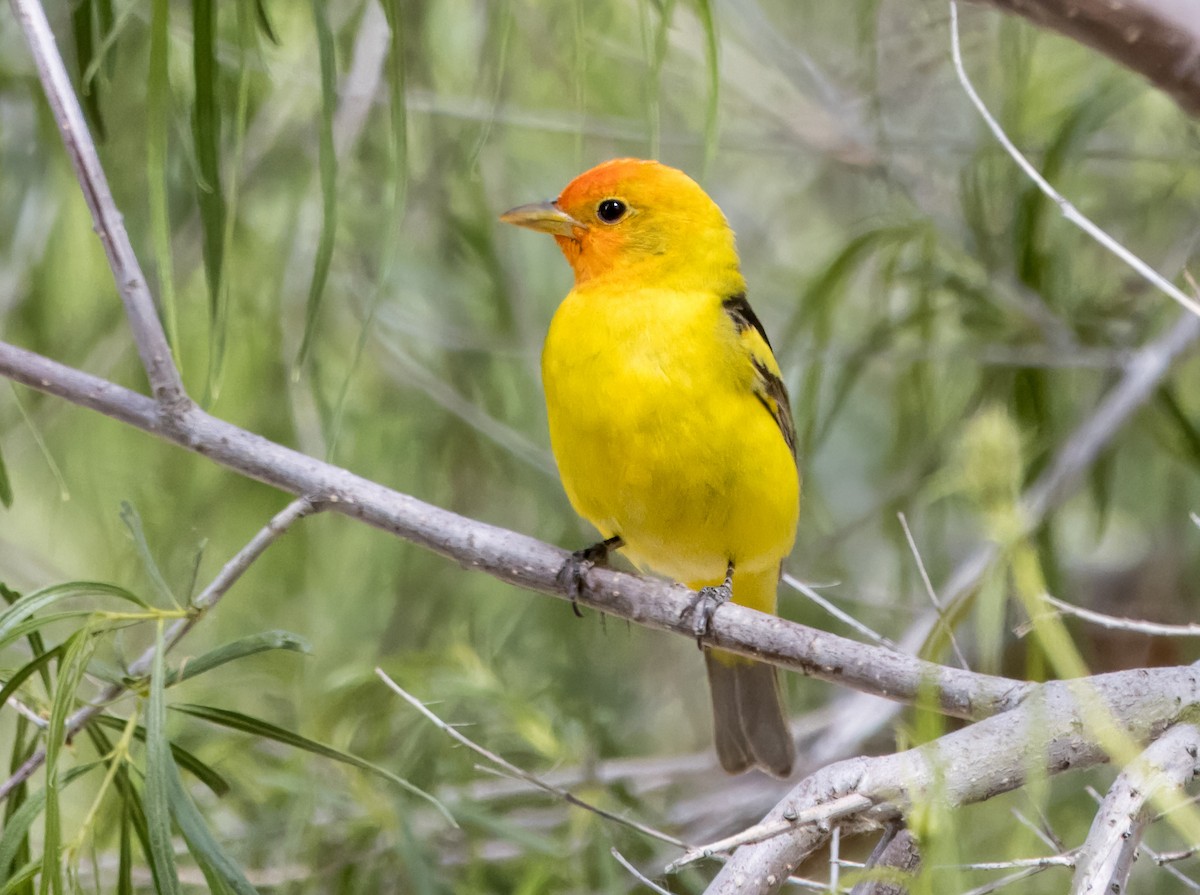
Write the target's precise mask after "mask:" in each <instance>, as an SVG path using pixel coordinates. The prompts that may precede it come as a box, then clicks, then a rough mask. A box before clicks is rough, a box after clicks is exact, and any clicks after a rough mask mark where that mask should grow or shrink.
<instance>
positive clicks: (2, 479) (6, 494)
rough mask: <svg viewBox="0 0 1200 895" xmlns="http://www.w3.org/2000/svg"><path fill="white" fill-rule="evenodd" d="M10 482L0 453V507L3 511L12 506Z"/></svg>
mask: <svg viewBox="0 0 1200 895" xmlns="http://www.w3.org/2000/svg"><path fill="white" fill-rule="evenodd" d="M12 502H13V491H12V482H11V481H10V480H9V478H8V469H7V468H6V467H5V466H4V454H3V453H0V505H3V506H4V508H5V509H8V508H9V507H11V506H12Z"/></svg>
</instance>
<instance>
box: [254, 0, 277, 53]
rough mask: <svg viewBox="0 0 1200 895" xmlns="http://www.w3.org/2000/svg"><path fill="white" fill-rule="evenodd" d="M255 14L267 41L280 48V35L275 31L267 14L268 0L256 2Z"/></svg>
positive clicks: (257, 0) (256, 0)
mask: <svg viewBox="0 0 1200 895" xmlns="http://www.w3.org/2000/svg"><path fill="white" fill-rule="evenodd" d="M254 13H255V18H256V19H257V21H258V28H259V30H260V31H262V33H263V34H265V35H266V36H267V40H269V41H270V42H271V43H273V44H275V46H279V45H280V41H279V33H278V32H277V31H276V30H275V26H274V25H273V24H272V23H271V16H270V14H269V13H268V12H267V0H255V2H254Z"/></svg>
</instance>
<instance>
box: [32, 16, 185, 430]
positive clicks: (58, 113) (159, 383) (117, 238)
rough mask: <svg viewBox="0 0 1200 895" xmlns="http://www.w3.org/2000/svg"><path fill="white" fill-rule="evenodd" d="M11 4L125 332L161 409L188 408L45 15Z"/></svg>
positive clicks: (119, 214)
mask: <svg viewBox="0 0 1200 895" xmlns="http://www.w3.org/2000/svg"><path fill="white" fill-rule="evenodd" d="M11 3H12V8H13V12H14V13H15V14H16V17H17V21H18V22H20V24H21V30H22V31H23V32H24V34H25V41H26V43H27V44H28V45H29V51H30V53H31V54H32V55H33V61H34V64H35V65H36V66H37V72H38V77H39V78H40V79H41V82H42V89H43V90H44V91H45V94H46V99H47V101H48V102H49V103H50V111H51V113H52V114H53V116H54V121H55V123H56V124H57V125H58V130H59V133H60V134H61V136H62V140H63V145H64V146H65V147H66V150H67V156H68V157H69V158H70V160H71V166H72V167H73V168H74V169H75V176H76V178H78V180H79V185H80V188H81V189H82V190H83V197H84V199H86V200H87V205H88V209H89V210H90V211H91V213H92V221H93V223H94V224H95V228H96V233H97V234H98V235H99V237H100V242H101V244H102V245H103V246H104V252H105V254H106V255H107V256H108V264H109V267H110V268H112V273H113V280H114V281H115V283H116V285H117V291H118V292H119V293H120V295H121V300H122V301H123V302H124V303H125V314H126V316H128V318H129V328H130V329H131V330H132V331H133V338H134V341H135V342H136V343H137V349H138V354H139V355H140V356H141V359H142V366H143V367H144V368H145V370H146V376H147V378H148V379H149V380H150V388H151V390H152V391H153V393H154V397H155V400H156V401H158V403H159V405H160V406H161V407H162V408H163V409H164V410H166V411H167V412H174V411H175V410H176V409H181V408H182V407H183V406H185V405H186V404H187V403H188V397H187V394H186V392H185V391H184V388H183V380H182V379H181V378H180V376H179V370H178V369H176V367H175V362H174V359H173V358H172V356H171V348H170V346H169V345H168V343H167V337H166V334H165V333H164V332H163V328H162V323H161V322H160V321H159V319H158V312H157V311H156V310H155V307H154V299H153V298H152V297H151V295H150V288H149V286H147V285H146V277H145V275H144V274H143V273H142V268H141V265H140V264H139V263H138V260H137V255H135V254H134V251H133V245H132V243H130V241H129V234H128V233H127V232H126V230H125V224H124V222H123V220H122V218H121V213H120V212H119V211H118V210H117V206H116V203H115V202H114V201H113V197H112V191H111V190H110V189H109V186H108V178H107V177H105V175H104V168H103V167H102V166H101V165H100V157H99V155H98V154H97V153H96V144H95V143H94V142H93V141H92V135H91V133H90V132H89V131H88V126H87V120H86V119H85V118H84V117H83V110H82V109H80V107H79V100H78V99H77V98H76V96H75V91H74V89H73V88H72V87H71V79H70V78H69V77H68V75H67V69H66V66H65V65H64V64H63V60H62V56H61V55H60V54H59V52H58V46H57V45H56V44H55V41H54V33H53V32H52V31H51V30H50V23H49V22H48V21H47V20H46V12H45V10H44V9H42V5H41V3H39V2H38V0H11Z"/></svg>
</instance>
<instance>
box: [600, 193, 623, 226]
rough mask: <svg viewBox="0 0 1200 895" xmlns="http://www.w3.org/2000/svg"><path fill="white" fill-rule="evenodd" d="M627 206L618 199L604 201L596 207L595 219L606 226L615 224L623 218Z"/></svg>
mask: <svg viewBox="0 0 1200 895" xmlns="http://www.w3.org/2000/svg"><path fill="white" fill-rule="evenodd" d="M628 210H629V209H628V206H627V205H626V204H625V203H624V202H622V201H621V200H620V199H605V200H604V201H603V202H601V203H600V204H599V205H597V206H596V217H598V218H600V220H602V221H604V223H606V224H615V223H616V222H617V221H619V220H621V218H623V217H625V212H626V211H628Z"/></svg>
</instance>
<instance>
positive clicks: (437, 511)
mask: <svg viewBox="0 0 1200 895" xmlns="http://www.w3.org/2000/svg"><path fill="white" fill-rule="evenodd" d="M0 376H6V377H8V378H10V379H13V380H15V381H16V382H20V383H23V384H25V385H27V386H30V387H31V388H34V389H37V390H39V391H43V392H46V393H48V394H52V395H56V396H58V397H61V398H64V399H66V400H68V401H72V402H73V403H76V404H80V405H83V406H85V407H89V408H91V409H93V410H96V411H99V412H101V413H104V414H106V415H108V416H110V417H113V418H114V419H118V420H121V421H122V422H125V423H128V424H130V425H132V426H135V427H137V428H139V429H142V430H144V431H147V432H150V433H152V434H154V435H157V436H158V437H159V438H162V439H164V440H166V441H169V442H171V443H174V444H176V445H178V446H180V447H184V448H187V449H188V450H191V451H194V452H195V453H198V454H201V455H203V456H205V457H207V458H209V459H210V460H212V461H214V462H216V463H218V464H220V465H222V466H225V467H227V468H229V469H232V470H234V471H236V472H238V473H241V474H242V475H245V476H248V477H250V478H254V479H257V480H258V481H260V482H265V483H266V484H268V485H273V486H275V487H277V488H279V489H281V490H283V491H286V492H289V493H291V494H295V495H297V496H306V497H308V498H309V499H310V500H312V501H314V502H315V503H317V504H319V505H321V506H322V508H323V509H327V510H333V511H335V512H339V513H342V514H343V515H346V516H351V517H353V518H355V519H359V520H361V521H363V522H366V523H367V524H368V525H373V526H375V527H376V528H381V529H383V530H384V531H388V532H390V533H392V534H394V535H397V536H398V537H401V538H404V539H405V540H408V541H412V542H413V543H416V544H419V545H421V546H422V547H425V548H427V549H429V550H432V551H434V552H435V553H438V554H441V555H442V556H445V557H448V558H450V559H453V560H455V561H456V562H458V563H459V564H460V565H462V566H463V567H464V568H469V569H476V570H479V571H482V572H487V573H488V574H490V575H492V576H494V577H496V578H499V579H500V580H502V581H506V582H508V583H509V584H514V585H516V586H518V587H522V588H526V589H529V590H536V591H541V592H542V593H547V594H551V595H553V596H557V597H560V598H562V599H568V598H569V597H570V594H568V593H567V591H566V589H565V588H564V587H563V586H561V585H560V584H559V583H558V580H557V576H558V572H559V570H560V569H561V568H562V566H563V563H564V562H565V561H566V559H567V555H568V554H567V553H566V552H565V551H563V550H561V549H559V548H557V547H553V546H551V545H549V544H546V543H544V542H542V541H539V540H537V539H535V538H531V537H528V536H526V535H522V534H518V533H517V532H513V531H508V530H506V529H503V528H499V527H497V526H494V525H488V524H486V523H483V522H477V521H475V520H473V519H468V518H466V517H464V516H459V515H458V514H456V513H452V512H450V511H449V510H444V509H441V508H440V507H435V506H432V505H431V504H427V503H424V502H422V501H420V500H417V499H416V498H414V497H410V496H409V495H407V494H401V493H399V492H396V491H392V490H391V489H389V488H385V487H384V486H382V485H379V484H377V483H375V482H372V481H369V480H367V479H364V478H362V477H361V476H357V475H355V474H353V473H351V472H348V471H346V470H344V469H341V468H339V467H336V466H333V465H331V464H329V463H324V462H322V461H320V460H317V459H314V458H312V457H309V456H307V455H305V454H301V453H299V452H298V451H294V450H292V449H290V448H287V447H283V446H282V445H279V444H276V443H274V442H272V441H268V440H267V439H265V438H263V437H261V436H259V435H255V434H254V433H252V432H247V431H246V430H245V429H239V428H238V427H237V426H234V425H232V424H230V423H227V422H225V421H223V420H220V419H217V418H216V417H213V416H210V415H209V414H207V413H205V412H204V411H203V410H201V409H200V408H198V407H196V406H194V405H189V406H187V407H185V408H184V409H183V410H182V412H167V411H165V410H164V409H163V408H161V407H159V406H158V405H157V404H156V403H155V402H154V401H153V400H151V399H150V398H147V397H145V396H144V395H139V394H137V393H136V392H132V391H129V390H128V389H124V388H121V387H120V386H117V385H114V384H113V383H110V382H106V381H104V380H102V379H98V378H96V377H94V376H91V375H89V374H87V373H83V372H81V371H79V370H74V369H72V368H70V367H67V366H64V365H63V364H59V363H57V362H56V361H52V360H50V359H49V358H46V357H42V356H41V355H38V354H34V353H33V352H30V351H26V350H24V349H21V348H17V347H15V346H13V345H9V344H6V343H3V342H0ZM693 597H694V595H693V593H692V592H691V591H689V590H688V589H687V588H685V587H683V586H682V585H678V584H671V583H667V582H664V581H657V580H653V579H648V578H641V577H638V576H636V575H630V574H626V573H624V572H617V571H613V570H610V569H599V568H598V569H593V570H592V571H591V572H590V573H589V575H588V581H587V586H586V587H585V588H584V591H583V593H582V594H581V595H580V597H579V602H580V603H582V604H583V605H587V606H592V607H593V608H595V609H599V610H602V611H603V612H605V613H608V614H609V615H615V616H618V617H620V618H625V619H629V620H630V621H634V622H637V623H639V624H643V625H646V626H648V627H651V628H658V629H661V630H666V631H674V632H676V633H679V634H683V635H685V636H687V637H694V632H693V630H692V624H691V619H690V617H689V610H690V607H691V603H692V600H693ZM704 642H705V644H706V645H708V646H717V647H720V648H721V649H725V650H729V651H731V652H736V653H740V654H741V655H745V656H753V657H755V658H757V659H760V660H762V661H766V662H771V663H773V664H776V665H779V666H781V667H783V668H790V669H792V670H794V671H799V672H800V673H802V674H806V675H808V676H810V677H816V678H820V679H822V680H829V681H838V682H839V683H842V684H845V685H847V686H851V687H855V688H858V689H861V690H864V691H865V692H868V693H873V694H875V695H877V696H883V697H886V698H888V699H894V700H899V701H901V702H912V701H914V700H916V699H917V697H918V694H919V693H925V694H929V693H936V694H937V698H938V702H939V705H940V706H941V708H942V710H943V711H945V712H946V713H947V714H950V715H954V716H956V717H960V718H983V717H987V716H990V715H993V714H995V713H996V712H1001V711H1005V710H1007V709H1010V708H1012V707H1014V706H1015V705H1017V704H1019V703H1020V701H1021V699H1022V698H1023V697H1024V696H1025V694H1027V693H1028V692H1030V690H1031V689H1032V688H1033V685H1032V684H1027V683H1023V682H1020V681H1014V680H1010V679H1008V678H1002V677H994V676H991V675H986V674H978V673H976V672H972V671H963V670H960V669H956V668H947V667H943V666H941V665H937V664H934V663H932V662H925V661H922V660H919V659H916V658H913V657H912V656H908V655H904V654H902V653H898V652H894V651H892V650H889V649H884V648H882V647H878V646H872V645H869V644H864V643H858V642H856V641H853V640H849V639H847V638H844V637H838V636H837V635H834V634H829V633H826V632H825V631H820V630H817V629H815V628H809V627H806V626H804V625H800V624H797V623H795V622H790V621H786V620H785V619H781V618H778V617H777V616H773V615H764V614H763V613H760V612H755V611H754V610H753V609H747V608H746V607H744V606H739V605H737V604H734V603H730V604H728V605H726V606H723V607H721V610H720V611H719V612H718V613H717V614H716V616H715V618H714V619H713V624H712V626H711V630H710V632H709V634H708V635H707V636H706V637H705V638H704Z"/></svg>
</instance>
